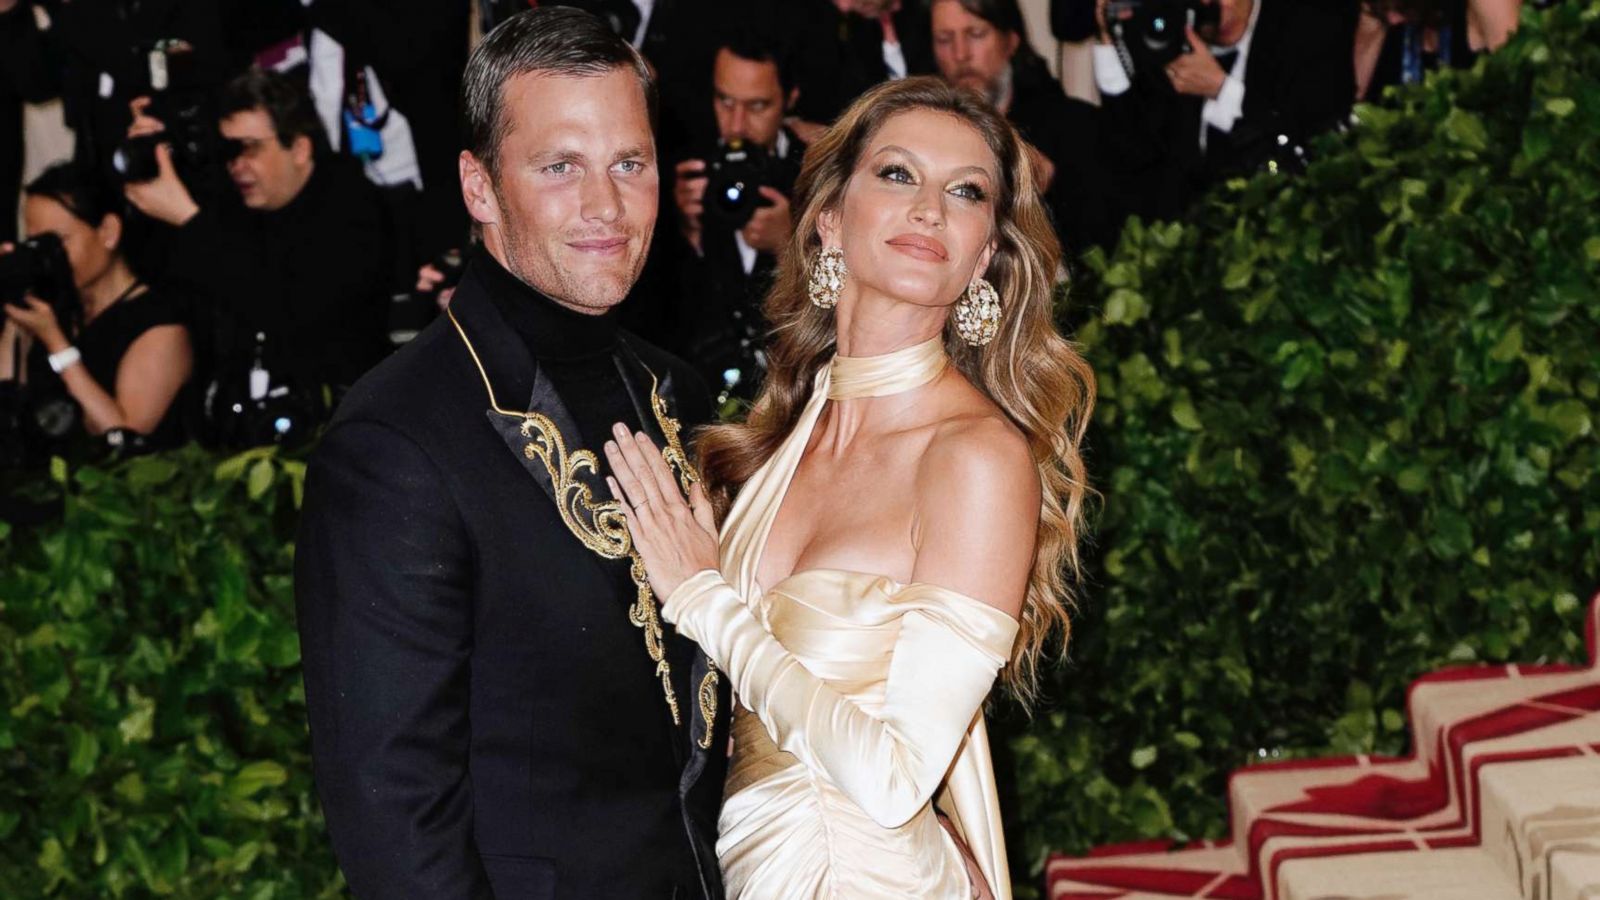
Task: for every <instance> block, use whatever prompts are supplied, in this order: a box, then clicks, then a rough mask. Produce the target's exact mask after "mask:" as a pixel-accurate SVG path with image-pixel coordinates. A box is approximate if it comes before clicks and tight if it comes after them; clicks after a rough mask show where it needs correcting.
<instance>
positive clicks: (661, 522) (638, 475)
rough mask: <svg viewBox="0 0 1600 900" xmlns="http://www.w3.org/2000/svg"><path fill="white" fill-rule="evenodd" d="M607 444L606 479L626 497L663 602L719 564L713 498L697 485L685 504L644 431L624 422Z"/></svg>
mask: <svg viewBox="0 0 1600 900" xmlns="http://www.w3.org/2000/svg"><path fill="white" fill-rule="evenodd" d="M612 433H613V434H614V435H615V440H610V441H607V442H606V447H605V451H606V461H607V462H609V463H610V464H611V471H612V473H613V476H614V477H613V476H607V477H606V483H607V484H609V485H610V486H611V493H612V494H613V495H614V496H615V497H616V498H617V499H618V500H620V501H622V513H623V515H624V516H625V517H626V518H627V521H628V531H629V533H630V534H631V535H632V536H633V546H634V549H636V550H638V551H639V558H640V559H642V560H644V568H645V571H646V572H647V573H648V574H649V576H650V588H651V590H653V591H655V594H656V597H657V598H658V599H659V600H660V601H661V602H663V603H665V602H666V599H667V598H668V597H670V596H672V592H673V591H675V590H677V589H678V585H680V584H683V583H684V582H685V581H687V580H688V579H689V576H691V575H694V574H695V573H696V572H703V571H705V570H706V569H714V568H716V567H717V562H718V560H717V523H716V517H715V515H714V514H713V513H712V511H711V501H710V500H709V499H707V497H706V494H705V491H704V490H703V489H702V488H701V487H700V485H698V484H695V485H691V486H690V488H689V500H688V502H687V503H686V502H684V499H683V495H682V494H681V493H679V491H678V481H677V479H676V478H674V477H673V475H672V470H671V469H670V468H668V467H667V461H666V460H665V459H663V458H662V456H661V452H660V451H659V450H657V449H656V445H655V444H653V443H651V441H650V438H648V437H646V436H645V435H643V434H629V433H628V429H627V428H626V427H624V426H623V425H622V424H621V423H618V424H617V425H615V426H614V427H613V428H612Z"/></svg>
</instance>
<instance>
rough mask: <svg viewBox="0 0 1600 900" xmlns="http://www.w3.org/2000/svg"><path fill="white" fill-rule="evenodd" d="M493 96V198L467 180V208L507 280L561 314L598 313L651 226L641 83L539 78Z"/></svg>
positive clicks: (622, 74)
mask: <svg viewBox="0 0 1600 900" xmlns="http://www.w3.org/2000/svg"><path fill="white" fill-rule="evenodd" d="M501 91H502V97H503V100H504V109H503V111H502V115H504V116H505V117H506V124H507V125H508V130H507V132H506V134H505V137H504V139H503V140H502V141H501V143H500V152H499V173H498V175H496V176H494V178H493V191H492V198H483V199H482V200H481V202H480V201H479V200H478V198H476V197H475V196H474V194H473V188H472V186H471V185H470V184H469V185H467V187H466V190H467V194H468V208H469V209H470V210H471V211H472V214H473V216H474V218H476V219H477V220H478V221H479V222H481V223H482V224H483V225H484V241H485V244H486V245H487V247H488V249H489V250H490V252H491V253H494V255H495V256H496V257H497V258H498V259H500V260H501V262H503V263H504V264H505V266H506V268H507V269H508V270H510V272H511V273H512V274H513V275H516V276H517V277H518V278H519V279H521V280H522V281H523V282H524V283H526V284H528V285H530V286H531V287H533V288H535V289H536V290H538V291H540V292H542V293H544V294H545V295H546V296H549V297H550V298H551V299H554V300H556V301H557V302H559V303H561V304H563V305H564V306H567V307H569V308H572V309H576V310H579V311H580V312H590V313H595V314H599V313H601V312H604V311H606V310H607V309H610V308H611V307H613V306H615V305H617V304H618V303H620V302H622V300H623V298H624V297H626V296H627V295H628V291H629V290H631V289H632V288H633V284H634V282H635V281H636V280H638V277H639V270H640V269H641V268H643V266H644V259H645V253H646V251H648V250H649V249H650V236H651V232H652V230H653V229H654V228H655V223H656V203H657V194H656V190H657V183H658V180H659V177H660V176H659V173H658V172H657V170H656V155H655V142H654V138H653V137H652V135H651V132H650V114H649V110H648V109H647V108H646V106H645V98H644V91H643V90H641V89H640V86H639V79H638V77H637V76H636V75H635V74H634V72H633V70H632V69H630V68H616V69H612V70H611V71H609V72H607V73H606V74H604V75H593V76H585V77H570V76H565V75H551V74H546V73H538V72H535V73H529V74H524V75H518V76H516V77H515V78H513V79H511V80H510V81H508V82H506V84H505V85H503V86H502V87H501ZM464 164H467V160H464ZM464 174H465V168H464Z"/></svg>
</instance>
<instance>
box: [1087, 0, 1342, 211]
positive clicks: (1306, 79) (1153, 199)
mask: <svg viewBox="0 0 1600 900" xmlns="http://www.w3.org/2000/svg"><path fill="white" fill-rule="evenodd" d="M1208 2H1210V3H1214V4H1215V5H1217V6H1219V7H1220V10H1219V13H1220V15H1219V21H1218V24H1217V25H1216V26H1215V28H1214V29H1212V28H1204V29H1202V31H1201V32H1200V33H1196V32H1195V31H1194V29H1193V28H1191V29H1189V32H1188V34H1187V35H1186V43H1187V45H1188V46H1187V50H1186V51H1185V52H1183V53H1179V54H1177V55H1176V57H1175V58H1173V59H1171V60H1170V61H1169V62H1167V63H1166V64H1165V65H1164V66H1162V65H1150V64H1148V61H1147V60H1142V59H1137V58H1131V56H1132V54H1129V55H1128V56H1124V55H1123V54H1122V53H1120V52H1119V49H1118V47H1117V46H1116V45H1115V44H1114V43H1113V40H1112V34H1111V31H1112V30H1113V29H1114V28H1115V27H1116V23H1115V22H1112V23H1106V22H1105V21H1104V19H1105V15H1104V10H1105V5H1106V0H1099V4H1100V5H1099V8H1098V13H1097V15H1098V16H1099V18H1100V21H1101V36H1100V42H1099V43H1098V44H1097V45H1096V46H1095V48H1094V72H1095V81H1096V82H1097V83H1098V84H1099V86H1100V94H1101V113H1102V115H1101V129H1102V137H1103V141H1104V144H1103V158H1104V159H1105V160H1106V161H1107V163H1108V165H1113V166H1114V175H1115V176H1116V181H1117V183H1118V185H1119V187H1120V190H1121V193H1122V197H1121V203H1122V205H1123V206H1124V207H1125V211H1126V212H1131V213H1136V214H1139V215H1142V216H1145V217H1146V218H1151V217H1157V218H1175V217H1177V216H1180V215H1181V214H1182V213H1183V211H1184V209H1185V208H1186V207H1187V206H1188V204H1189V202H1190V201H1191V200H1192V199H1193V198H1194V197H1196V196H1197V195H1198V194H1199V193H1200V192H1202V191H1204V190H1205V189H1206V187H1208V186H1209V185H1211V184H1213V183H1215V182H1216V181H1217V180H1218V179H1220V178H1223V177H1227V176H1230V175H1235V174H1247V173H1249V172H1251V171H1254V170H1257V169H1261V168H1269V167H1271V166H1273V165H1275V164H1276V165H1280V166H1281V165H1284V164H1289V165H1293V164H1294V162H1295V148H1297V147H1302V146H1304V145H1305V144H1306V143H1307V142H1308V141H1309V140H1310V139H1311V138H1312V137H1313V136H1315V135H1316V134H1318V133H1319V132H1322V131H1325V130H1327V129H1330V128H1333V127H1336V126H1337V125H1338V124H1339V122H1340V121H1341V120H1342V119H1344V118H1345V117H1346V116H1348V114H1349V112H1350V106H1351V103H1352V102H1353V99H1354V97H1355V72H1354V65H1353V62H1352V57H1351V46H1352V43H1353V41H1354V29H1355V18H1354V14H1353V6H1352V10H1351V11H1350V12H1345V11H1342V10H1340V9H1338V8H1337V7H1336V6H1335V5H1334V4H1330V3H1320V2H1318V3H1313V2H1300V0H1208ZM1125 43H1126V42H1125ZM1130 69H1131V71H1130Z"/></svg>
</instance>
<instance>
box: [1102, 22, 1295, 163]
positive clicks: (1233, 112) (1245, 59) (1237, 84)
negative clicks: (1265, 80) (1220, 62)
mask: <svg viewBox="0 0 1600 900" xmlns="http://www.w3.org/2000/svg"><path fill="white" fill-rule="evenodd" d="M1266 2H1268V0H1255V3H1254V4H1252V5H1251V8H1250V23H1249V24H1248V25H1246V26H1245V30H1244V37H1241V38H1240V39H1239V42H1238V43H1237V44H1234V45H1233V46H1232V47H1218V46H1216V45H1211V48H1210V49H1211V53H1212V55H1216V54H1219V53H1223V54H1225V53H1237V54H1238V55H1237V57H1235V59H1234V63H1233V70H1232V71H1230V72H1229V73H1228V77H1226V78H1224V79H1223V80H1222V89H1221V90H1219V91H1217V95H1216V96H1215V97H1208V98H1207V99H1206V102H1205V105H1204V106H1202V107H1201V108H1200V134H1199V141H1200V152H1202V153H1204V152H1205V149H1206V130H1207V128H1208V127H1210V128H1215V129H1216V130H1218V131H1220V132H1222V133H1223V134H1228V133H1229V132H1231V131H1233V126H1234V123H1235V122H1237V121H1239V117H1240V116H1241V115H1243V114H1244V74H1245V68H1246V66H1248V65H1249V62H1250V42H1251V40H1252V39H1253V38H1254V37H1255V34H1256V21H1257V20H1258V19H1259V18H1260V16H1261V4H1263V3H1266ZM1092 53H1093V54H1094V80H1095V84H1097V85H1098V86H1099V87H1100V93H1101V94H1103V95H1105V96H1108V97H1117V96H1120V95H1122V94H1124V93H1127V91H1128V89H1129V88H1131V87H1133V82H1132V80H1131V79H1130V78H1129V76H1128V71H1127V70H1126V69H1124V68H1123V67H1122V58H1121V57H1120V56H1119V55H1118V53H1117V48H1116V47H1114V46H1112V45H1110V44H1099V43H1097V44H1095V45H1094V49H1093V51H1092Z"/></svg>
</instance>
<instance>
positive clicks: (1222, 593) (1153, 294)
mask: <svg viewBox="0 0 1600 900" xmlns="http://www.w3.org/2000/svg"><path fill="white" fill-rule="evenodd" d="M1361 120H1362V124H1361V126H1360V127H1359V128H1357V129H1356V130H1355V131H1354V132H1352V133H1351V134H1349V135H1346V136H1342V137H1336V138H1332V139H1329V140H1328V141H1326V142H1325V143H1324V144H1323V145H1322V146H1321V147H1320V155H1321V161H1320V162H1318V163H1317V164H1316V165H1315V166H1314V167H1313V168H1312V170H1311V171H1310V173H1308V174H1307V175H1306V176H1304V177H1303V178H1299V179H1296V180H1292V181H1282V180H1279V179H1275V178H1271V177H1261V178H1257V179H1255V180H1253V181H1250V182H1247V183H1238V184H1232V185H1229V186H1228V187H1227V188H1226V189H1225V190H1222V191H1219V192H1218V193H1217V194H1215V195H1214V196H1213V197H1212V198H1211V199H1210V200H1209V201H1208V202H1207V203H1206V204H1205V205H1204V206H1203V208H1202V209H1201V210H1200V211H1199V212H1198V214H1197V216H1196V218H1195V219H1194V220H1193V221H1192V222H1191V223H1189V224H1186V225H1174V224H1163V225H1154V226H1149V227H1143V226H1139V225H1135V226H1133V227H1131V228H1130V229H1129V231H1128V234H1127V236H1126V238H1125V240H1124V242H1123V244H1122V245H1121V247H1120V248H1119V249H1118V250H1117V252H1116V253H1115V254H1113V255H1112V256H1111V257H1110V258H1104V257H1099V256H1096V257H1094V258H1092V259H1091V267H1092V269H1093V272H1092V274H1091V276H1090V277H1089V278H1087V279H1085V280H1084V282H1083V283H1080V284H1079V285H1077V286H1076V288H1075V290H1074V298H1075V299H1074V304H1073V306H1072V308H1071V309H1070V310H1069V312H1068V313H1067V315H1068V316H1069V317H1071V318H1072V324H1074V325H1075V326H1076V331H1077V334H1078V337H1079V339H1080V340H1081V341H1082V342H1083V344H1084V345H1085V347H1086V349H1087V352H1088V354H1089V357H1090V359H1091V361H1092V362H1093V364H1094V366H1095V368H1096V370H1097V371H1098V372H1099V373H1100V377H1101V389H1102V401H1101V407H1100V410H1099V413H1098V415H1097V417H1096V421H1095V424H1094V428H1093V435H1092V445H1091V448H1090V453H1091V458H1090V465H1091V469H1092V471H1093V472H1094V473H1095V476H1096V479H1097V482H1098V486H1099V488H1100V490H1101V492H1102V494H1103V499H1102V503H1101V508H1100V510H1099V514H1098V516H1097V524H1096V536H1095V540H1096V543H1095V545H1094V547H1093V548H1092V550H1091V565H1090V583H1089V584H1088V585H1087V590H1086V592H1085V598H1084V603H1083V608H1082V610H1081V612H1080V615H1079V618H1078V626H1077V632H1076V633H1077V639H1076V644H1075V645H1074V650H1073V659H1072V661H1071V663H1070V664H1069V665H1067V666H1064V667H1062V668H1061V669H1058V670H1056V672H1055V673H1054V677H1055V683H1054V684H1053V686H1052V690H1051V698H1050V702H1048V703H1047V704H1046V705H1045V706H1044V708H1043V711H1042V712H1041V714H1040V716H1039V718H1038V719H1036V720H1034V721H1033V722H1031V723H1027V722H1023V721H1022V720H1021V719H1020V718H1018V717H1016V716H1015V713H1014V712H1013V711H1009V710H1006V711H1003V712H1005V713H1006V714H1005V715H1002V717H1001V720H1000V721H998V722H997V723H996V724H997V731H999V732H1000V733H1001V734H1009V735H1010V737H1009V739H1008V740H1004V741H1002V742H1000V743H999V744H998V745H997V752H998V754H999V756H998V758H997V764H998V767H999V768H1000V770H1001V776H1002V779H1004V780H1006V781H1008V782H1009V783H1010V785H1011V787H1012V789H1013V790H1012V795H1013V796H1014V797H1015V802H1014V803H1011V804H1009V806H1010V812H1011V813H1012V815H1013V819H1014V821H1013V822H1012V824H1011V826H1010V831H1009V834H1010V837H1011V840H1012V844H1013V862H1014V864H1015V866H1016V868H1017V869H1018V875H1019V878H1020V879H1021V880H1022V883H1023V885H1024V886H1025V885H1026V883H1027V881H1028V878H1029V876H1030V874H1033V873H1037V871H1038V867H1039V865H1040V864H1041V863H1042V861H1043V857H1044V854H1045V853H1046V852H1047V851H1049V850H1052V849H1063V850H1081V849H1084V848H1086V847H1088V846H1090V845H1093V844H1096V843H1103V842H1107V841H1116V840H1124V839H1131V838H1142V837H1154V836H1170V837H1176V838H1180V839H1181V838H1184V837H1197V836H1202V835H1212V836H1215V835H1219V834H1220V833H1221V832H1222V830H1223V827H1224V807H1223V800H1224V797H1223V791H1224V786H1225V785H1224V780H1225V777H1226V774H1227V772H1228V771H1229V770H1231V769H1232V768H1234V767H1236V766H1238V765H1240V764H1243V763H1245V762H1248V761H1249V760H1250V759H1253V758H1256V757H1257V756H1258V754H1260V753H1265V754H1268V755H1274V754H1305V753H1327V752H1351V751H1371V752H1389V753H1393V752H1398V751H1401V750H1402V749H1403V748H1404V745H1405V731H1404V729H1405V723H1404V721H1403V718H1402V705H1401V704H1402V699H1403V690H1404V687H1405V685H1406V684H1407V682H1408V681H1409V680H1410V679H1411V678H1412V677H1414V676H1415V675H1416V674H1418V673H1420V672H1423V671H1426V670H1429V669H1432V668H1436V667H1438V666H1441V665H1446V664H1450V663H1452V662H1463V661H1472V660H1527V661H1533V660H1542V659H1555V658H1560V659H1576V658H1578V657H1579V656H1580V654H1581V646H1580V640H1579V637H1578V631H1579V628H1580V622H1581V615H1580V608H1581V605H1582V600H1581V599H1580V598H1582V597H1583V596H1584V595H1585V594H1586V592H1588V591H1590V590H1592V589H1593V588H1594V587H1595V585H1596V582H1597V580H1600V575H1597V573H1600V478H1595V477H1592V473H1594V471H1595V469H1596V466H1597V464H1600V459H1597V450H1596V444H1595V434H1594V430H1595V419H1596V417H1597V416H1600V312H1597V310H1600V288H1597V282H1600V0H1581V2H1579V0H1574V2H1569V3H1567V4H1566V5H1563V6H1560V7H1558V8H1556V9H1555V10H1553V11H1551V12H1548V13H1545V14H1539V15H1533V14H1530V16H1529V17H1528V18H1527V19H1526V20H1525V22H1524V26H1523V29H1522V31H1521V33H1520V34H1519V36H1518V37H1517V38H1516V39H1515V40H1514V42H1513V43H1512V44H1511V45H1510V46H1509V47H1508V48H1506V49H1505V50H1504V51H1502V52H1500V53H1498V54H1496V55H1495V56H1493V57H1491V58H1489V59H1488V60H1487V61H1486V62H1484V63H1482V64H1480V66H1479V67H1478V69H1477V70H1475V71H1473V72H1470V73H1446V74H1444V75H1441V76H1438V77H1436V78H1435V79H1434V80H1433V81H1432V82H1430V84H1429V85H1428V86H1427V87H1426V88H1425V89H1421V90H1416V91H1412V92H1409V93H1406V94H1404V95H1402V96H1400V97H1399V98H1398V99H1397V100H1396V101H1395V102H1394V103H1392V104H1389V105H1386V106H1385V107H1384V108H1381V109H1379V108H1363V109H1362V110H1361ZM1077 298H1086V299H1084V300H1079V299H1077ZM1080 307H1081V308H1080ZM53 475H54V486H55V488H56V489H57V490H58V491H59V492H60V493H61V494H63V495H64V496H65V498H66V499H65V514H64V517H63V520H62V522H61V523H60V524H59V525H54V526H50V527H46V528H40V529H28V530H17V531H14V532H10V533H6V532H5V531H4V529H0V885H3V887H0V893H4V894H6V895H8V896H30V897H31V896H45V895H55V896H71V897H102V896H146V895H150V894H155V895H164V896H178V897H186V898H212V897H249V898H262V900H265V898H274V897H276V898H297V897H319V896H334V895H339V894H341V893H342V892H343V885H342V881H341V880H340V878H339V876H338V874H337V871H336V868H335V866H334V862H333V858H332V853H331V851H330V849H329V847H328V845H327V842H326V839H325V836H324V834H323V830H322V823H321V817H320V814H319V813H318V811H317V807H316V802H315V798H314V794H313V792H312V788H311V783H310V775H309V772H310V766H309V760H308V755H307V743H306V732H305V727H304V708H303V707H304V703H303V698H302V695H301V685H300V677H299V671H298V667H297V664H298V648H297V643H296V640H295V634H294V628H293V604H292V591H291V584H290V562H291V556H292V547H291V545H290V540H291V538H292V534H293V524H294V522H293V519H294V510H295V509H296V507H297V506H298V499H299V491H300V485H301V483H302V479H303V477H304V466H303V464H302V463H300V462H299V461H296V460H292V459H283V458H280V457H278V456H277V455H275V454H273V453H271V452H269V451H254V452H251V453H248V454H245V455H243V456H239V457H235V458H231V459H227V460H223V461H218V460H217V459H215V458H212V457H209V456H207V455H206V454H204V453H202V452H200V451H198V450H194V449H190V450H185V451H182V452H179V453H176V454H171V455H167V456H162V457H155V458H146V459H141V460H136V461H134V462H131V463H127V464H124V465H121V466H118V467H116V468H113V469H109V470H101V469H96V468H84V469H79V470H76V471H72V472H68V471H66V470H65V468H64V467H60V466H58V467H57V468H56V470H55V472H54V473H53Z"/></svg>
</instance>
